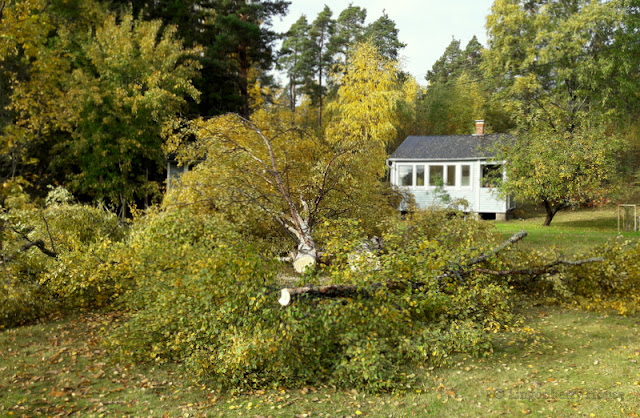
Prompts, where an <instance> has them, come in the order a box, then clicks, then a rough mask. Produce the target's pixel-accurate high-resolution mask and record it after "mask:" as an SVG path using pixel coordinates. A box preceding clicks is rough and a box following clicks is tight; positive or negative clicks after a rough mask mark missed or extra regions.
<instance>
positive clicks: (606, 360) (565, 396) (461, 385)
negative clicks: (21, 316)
mask: <svg viewBox="0 0 640 418" xmlns="http://www.w3.org/2000/svg"><path fill="white" fill-rule="evenodd" d="M527 318H528V320H527V324H528V325H529V327H530V333H529V334H527V335H526V336H525V337H523V336H522V334H520V336H512V335H500V336H498V337H496V338H497V339H496V345H495V347H496V349H495V352H494V353H493V354H492V355H490V356H488V357H485V358H480V359H470V358H465V357H459V358H457V359H456V361H455V362H454V365H453V366H452V367H449V368H446V369H436V370H428V369H425V370H416V371H415V372H416V373H417V374H418V375H419V376H420V378H421V383H420V384H419V385H417V386H415V387H411V388H407V389H406V391H405V392H404V393H396V394H382V395H371V394H365V393H358V392H355V391H342V390H340V391H339V390H335V389H332V388H328V387H306V388H303V389H296V390H284V389H270V390H266V391H257V392H254V393H245V394H240V395H231V394H220V393H217V392H215V391H212V390H210V389H208V388H207V387H206V386H204V385H202V384H200V383H198V382H194V381H192V380H191V379H189V377H188V376H187V375H186V374H185V373H184V372H182V371H181V370H180V369H178V368H176V367H172V366H170V365H169V366H168V365H151V366H148V367H140V366H131V365H125V364H111V363H110V362H109V361H108V356H106V355H105V353H104V352H103V350H102V349H101V348H100V344H99V337H98V335H99V332H100V330H101V329H102V328H106V327H109V326H111V324H112V323H113V322H114V320H115V319H116V318H114V317H113V316H111V315H87V316H84V317H81V318H76V319H65V320H60V321H56V322H52V323H48V324H42V325H34V326H26V327H21V328H17V329H10V330H4V331H0V353H2V355H1V356H0V416H38V415H42V416H62V415H78V416H136V417H138V416H163V415H165V414H166V416H251V417H254V416H257V417H267V416H290V417H293V416H332V417H334V416H357V415H363V416H381V417H382V416H384V417H387V416H397V417H404V416H411V415H413V416H424V415H430V416H474V417H475V416H499V415H508V416H513V415H515V416H519V415H529V414H530V415H533V416H602V417H605V416H606V417H610V416H632V417H634V416H636V417H637V416H638V415H637V414H639V413H640V386H639V381H640V366H639V364H638V361H639V360H640V340H638V338H637V336H638V335H639V334H640V318H638V317H629V318H625V317H619V316H603V315H596V314H592V313H585V312H580V311H571V310H561V309H559V308H549V309H539V308H537V309H533V310H530V311H529V312H528V313H527Z"/></svg>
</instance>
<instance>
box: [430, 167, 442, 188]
mask: <svg viewBox="0 0 640 418" xmlns="http://www.w3.org/2000/svg"><path fill="white" fill-rule="evenodd" d="M443 184H444V166H442V165H430V166H429V186H442V185H443Z"/></svg>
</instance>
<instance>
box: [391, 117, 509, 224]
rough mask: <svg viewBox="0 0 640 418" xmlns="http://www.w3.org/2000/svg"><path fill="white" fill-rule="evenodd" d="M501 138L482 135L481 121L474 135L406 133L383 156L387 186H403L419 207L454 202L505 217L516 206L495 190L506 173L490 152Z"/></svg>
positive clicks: (485, 215) (489, 216)
mask: <svg viewBox="0 0 640 418" xmlns="http://www.w3.org/2000/svg"><path fill="white" fill-rule="evenodd" d="M505 137H508V134H485V133H484V121H481V120H479V121H476V133H475V134H473V135H434V136H409V137H407V139H405V140H404V142H402V144H400V146H399V147H398V149H396V150H395V152H394V153H393V154H391V156H390V157H389V158H388V159H387V165H388V166H389V168H390V180H391V184H393V185H396V186H398V187H402V188H405V189H406V190H407V191H408V192H409V193H411V194H412V195H413V196H414V198H415V201H416V204H417V205H418V207H420V208H426V207H429V206H452V205H453V206H457V207H458V208H459V209H462V210H465V211H468V212H473V213H476V214H478V215H479V216H481V217H483V218H485V219H507V214H508V213H509V211H510V210H511V209H514V207H515V204H514V202H513V200H512V199H510V198H507V199H504V198H501V197H500V196H499V195H498V193H497V190H496V184H498V182H500V181H502V180H503V179H504V175H505V174H504V169H503V164H502V163H501V162H499V161H498V162H497V161H494V160H493V159H492V157H493V156H494V155H493V153H492V152H491V146H492V145H493V144H494V143H495V142H496V141H498V140H501V139H503V138H505ZM463 202H464V203H465V204H463Z"/></svg>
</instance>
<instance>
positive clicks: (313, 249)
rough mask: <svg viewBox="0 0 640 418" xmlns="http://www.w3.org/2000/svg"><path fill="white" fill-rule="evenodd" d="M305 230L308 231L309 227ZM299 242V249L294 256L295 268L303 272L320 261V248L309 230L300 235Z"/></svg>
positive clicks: (300, 272) (298, 271)
mask: <svg viewBox="0 0 640 418" xmlns="http://www.w3.org/2000/svg"><path fill="white" fill-rule="evenodd" d="M305 230H306V231H308V228H307V229H305ZM297 235H298V234H297ZM298 242H299V243H298V251H297V253H296V255H295V257H294V258H293V268H294V269H295V271H296V272H297V273H299V274H303V273H304V272H305V271H306V270H307V269H308V268H313V267H314V266H315V265H316V263H317V262H318V248H317V246H316V243H315V241H314V240H313V238H312V237H311V234H310V233H308V232H306V233H304V234H303V235H298Z"/></svg>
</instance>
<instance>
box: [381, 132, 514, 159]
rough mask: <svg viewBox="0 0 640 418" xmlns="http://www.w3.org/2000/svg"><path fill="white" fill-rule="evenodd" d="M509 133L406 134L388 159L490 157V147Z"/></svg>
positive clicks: (491, 155) (509, 136)
mask: <svg viewBox="0 0 640 418" xmlns="http://www.w3.org/2000/svg"><path fill="white" fill-rule="evenodd" d="M502 138H504V139H509V138H512V136H511V135H509V134H487V135H482V136H474V135H432V136H408V137H407V139H405V140H404V141H403V142H402V144H400V146H399V147H398V148H397V149H396V150H395V151H394V152H393V154H391V156H390V157H389V158H390V159H396V158H397V159H411V160H414V159H415V160H468V159H476V158H491V157H493V156H494V153H493V152H491V147H492V146H493V144H495V143H496V142H497V141H498V140H500V139H502Z"/></svg>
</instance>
